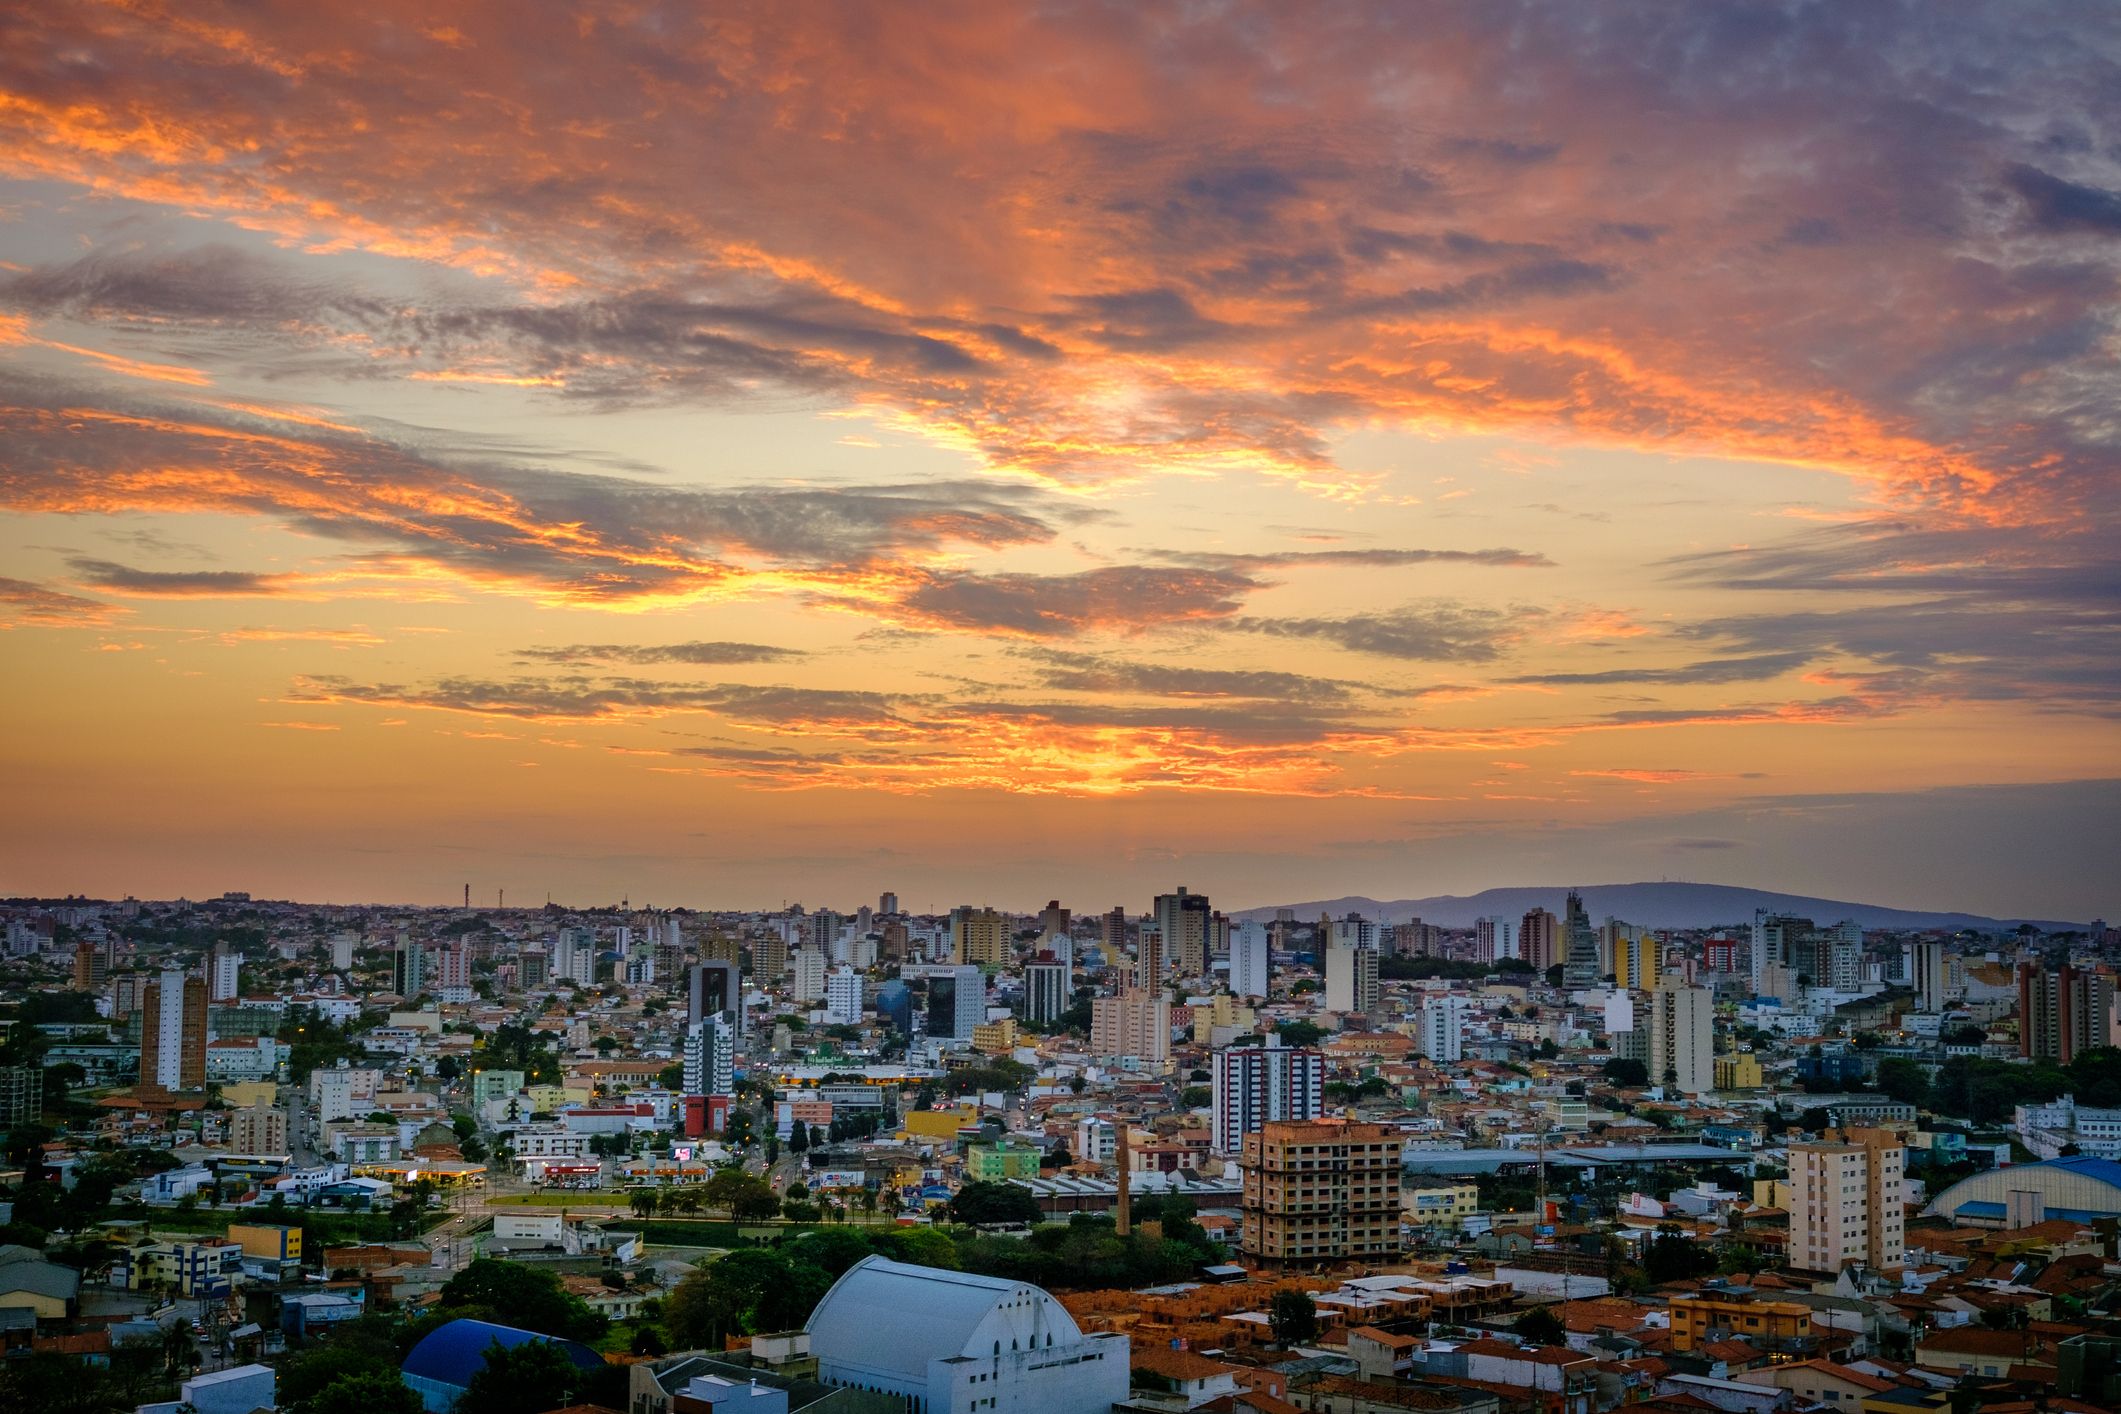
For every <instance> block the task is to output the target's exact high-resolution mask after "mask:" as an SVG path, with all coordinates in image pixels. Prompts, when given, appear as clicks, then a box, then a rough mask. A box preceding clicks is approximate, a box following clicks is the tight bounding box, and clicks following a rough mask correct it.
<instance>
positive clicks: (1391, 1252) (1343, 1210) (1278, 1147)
mask: <svg viewBox="0 0 2121 1414" xmlns="http://www.w3.org/2000/svg"><path fill="white" fill-rule="evenodd" d="M1405 1147H1406V1137H1405V1136H1404V1135H1403V1134H1401V1133H1400V1132H1399V1131H1398V1130H1396V1129H1394V1128H1392V1127H1391V1126H1390V1125H1384V1124H1357V1123H1354V1122H1352V1121H1349V1120H1269V1121H1268V1122H1267V1123H1266V1125H1265V1126H1263V1127H1262V1128H1261V1129H1260V1130H1259V1132H1257V1133H1255V1134H1247V1135H1246V1136H1245V1138H1244V1149H1243V1151H1242V1153H1241V1154H1240V1156H1239V1159H1238V1167H1239V1170H1240V1171H1241V1172H1242V1173H1243V1175H1244V1198H1243V1217H1244V1226H1243V1228H1242V1236H1241V1238H1240V1243H1239V1246H1240V1250H1241V1251H1243V1252H1244V1254H1245V1255H1246V1256H1248V1257H1250V1258H1252V1259H1253V1260H1254V1261H1256V1262H1259V1263H1261V1264H1264V1265H1272V1266H1291V1265H1294V1266H1318V1265H1324V1264H1327V1263H1332V1262H1344V1261H1353V1262H1366V1261H1381V1260H1388V1259H1390V1258H1394V1257H1397V1256H1398V1255H1399V1251H1400V1246H1399V1161H1400V1156H1401V1154H1402V1152H1403V1151H1404V1150H1405Z"/></svg>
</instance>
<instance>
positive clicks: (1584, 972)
mask: <svg viewBox="0 0 2121 1414" xmlns="http://www.w3.org/2000/svg"><path fill="white" fill-rule="evenodd" d="M1564 927H1565V930H1566V933H1565V935H1566V937H1567V938H1568V949H1569V950H1568V952H1567V953H1566V954H1565V955H1564V957H1563V959H1562V968H1561V985H1562V986H1564V987H1566V988H1568V989H1569V990H1570V991H1572V992H1576V991H1584V990H1587V989H1589V988H1591V987H1595V986H1597V985H1598V982H1599V978H1600V977H1601V976H1602V975H1603V973H1604V970H1605V969H1604V966H1603V959H1602V957H1601V956H1600V954H1599V950H1598V933H1597V931H1596V930H1595V929H1593V928H1592V927H1591V918H1590V915H1589V914H1587V913H1585V912H1584V909H1583V895H1581V894H1579V893H1577V892H1576V891H1575V890H1574V889H1571V890H1570V891H1569V903H1568V919H1567V921H1566V923H1565V925H1564Z"/></svg>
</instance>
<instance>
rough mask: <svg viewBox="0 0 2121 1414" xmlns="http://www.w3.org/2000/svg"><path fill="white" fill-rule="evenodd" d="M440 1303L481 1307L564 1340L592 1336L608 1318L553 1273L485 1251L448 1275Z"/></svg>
mask: <svg viewBox="0 0 2121 1414" xmlns="http://www.w3.org/2000/svg"><path fill="white" fill-rule="evenodd" d="M441 1304H442V1305H443V1306H445V1307H448V1306H470V1307H477V1308H482V1309H484V1310H487V1311H492V1312H495V1313H497V1314H498V1315H499V1316H500V1317H502V1319H503V1320H504V1321H505V1323H506V1324H508V1325H511V1326H516V1327H518V1328H520V1329H522V1330H527V1331H536V1332H538V1333H539V1334H540V1335H556V1336H560V1337H562V1338H564V1339H567V1340H583V1341H590V1340H595V1339H596V1338H597V1337H598V1336H600V1335H602V1334H603V1333H604V1328H605V1326H606V1325H608V1324H609V1322H607V1321H606V1320H605V1319H604V1317H603V1316H601V1315H599V1314H598V1313H596V1312H595V1311H592V1310H590V1309H589V1306H588V1303H586V1302H584V1301H583V1300H582V1298H581V1297H579V1296H574V1295H571V1294H569V1293H568V1292H567V1291H566V1290H565V1289H564V1288H562V1287H561V1285H560V1279H559V1277H558V1276H557V1275H555V1274H554V1273H552V1272H549V1271H545V1270H543V1269H542V1268H539V1267H530V1266H525V1265H523V1264H522V1263H520V1262H501V1261H496V1260H494V1259H493V1258H490V1257H481V1258H480V1259H478V1260H477V1261H475V1262H473V1263H472V1264H471V1265H470V1266H468V1267H466V1268H465V1269H464V1270H463V1271H461V1272H458V1273H457V1274H456V1275H455V1276H453V1277H451V1278H450V1279H449V1282H448V1284H447V1285H446V1286H444V1287H443V1288H442V1302H441Z"/></svg>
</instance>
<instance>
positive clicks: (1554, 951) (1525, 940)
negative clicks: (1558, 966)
mask: <svg viewBox="0 0 2121 1414" xmlns="http://www.w3.org/2000/svg"><path fill="white" fill-rule="evenodd" d="M1561 946H1562V945H1561V920H1560V919H1559V918H1556V917H1555V916H1554V915H1553V914H1552V913H1550V912H1548V911H1547V910H1546V909H1544V908H1535V909H1533V910H1532V911H1531V912H1530V913H1527V914H1526V915H1525V916H1524V918H1523V919H1522V920H1521V921H1520V922H1519V923H1518V925H1517V955H1518V956H1519V957H1521V958H1523V959H1524V960H1525V961H1526V962H1529V963H1530V964H1532V970H1533V971H1534V972H1539V973H1544V972H1545V971H1546V970H1547V969H1548V968H1550V967H1552V966H1553V965H1554V964H1555V963H1557V962H1559V961H1561Z"/></svg>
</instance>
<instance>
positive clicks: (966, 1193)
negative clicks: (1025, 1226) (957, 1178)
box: [950, 1183, 1045, 1223]
mask: <svg viewBox="0 0 2121 1414" xmlns="http://www.w3.org/2000/svg"><path fill="white" fill-rule="evenodd" d="M950 1216H952V1217H953V1218H956V1219H957V1220H958V1221H959V1222H961V1223H1035V1222H1037V1221H1039V1219H1040V1218H1042V1217H1044V1216H1045V1214H1044V1213H1043V1212H1042V1211H1040V1209H1039V1206H1038V1199H1036V1198H1034V1197H1032V1196H1031V1190H1030V1189H1028V1188H1025V1187H1023V1186H1022V1185H1020V1184H1015V1183H968V1184H966V1185H965V1186H964V1187H963V1188H960V1189H959V1190H958V1191H957V1195H956V1196H955V1197H953V1198H952V1199H951V1200H950Z"/></svg>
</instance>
